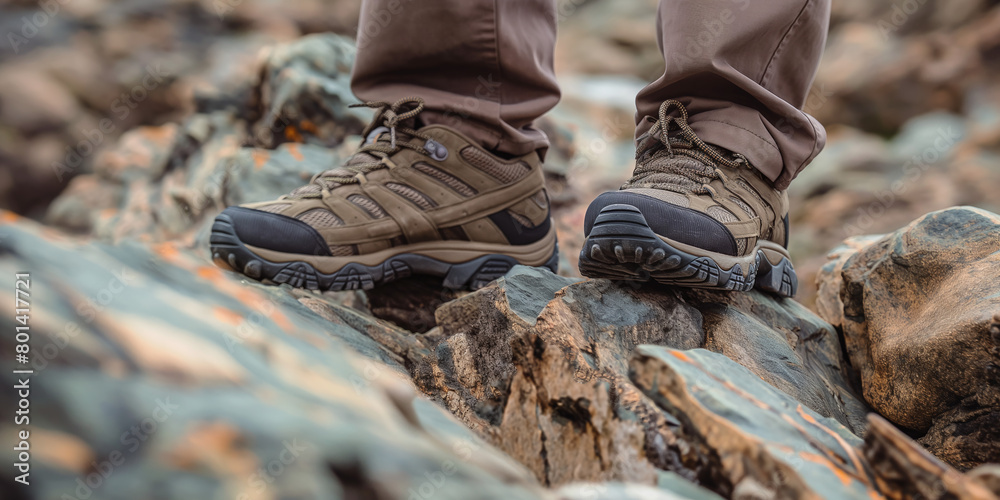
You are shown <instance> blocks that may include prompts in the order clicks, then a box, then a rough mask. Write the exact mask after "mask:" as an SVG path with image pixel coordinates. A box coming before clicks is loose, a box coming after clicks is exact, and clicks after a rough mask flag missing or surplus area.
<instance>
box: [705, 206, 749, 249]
mask: <svg viewBox="0 0 1000 500" xmlns="http://www.w3.org/2000/svg"><path fill="white" fill-rule="evenodd" d="M706 212H708V215H711V216H712V218H713V219H715V220H717V221H719V222H722V223H726V222H739V220H740V219H739V218H737V217H736V215H735V214H733V213H732V212H730V211H729V210H726V209H725V208H723V207H720V206H719V205H715V206H711V207H708V210H706ZM746 249H747V239H746V238H740V239H738V240H736V250H737V251H738V252H739V253H740V254H741V255H742V254H743V252H745V251H746Z"/></svg>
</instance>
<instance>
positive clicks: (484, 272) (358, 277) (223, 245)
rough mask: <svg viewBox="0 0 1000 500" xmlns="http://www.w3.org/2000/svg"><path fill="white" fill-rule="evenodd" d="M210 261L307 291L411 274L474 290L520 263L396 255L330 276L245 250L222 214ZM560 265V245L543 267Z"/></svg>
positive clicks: (366, 285)
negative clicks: (449, 260)
mask: <svg viewBox="0 0 1000 500" xmlns="http://www.w3.org/2000/svg"><path fill="white" fill-rule="evenodd" d="M209 245H210V248H211V251H212V259H213V260H215V261H216V262H217V263H219V264H220V265H222V267H227V268H229V269H232V270H233V271H236V272H241V273H242V274H244V275H246V276H248V277H250V278H253V279H257V280H261V281H272V282H274V283H280V284H288V285H290V286H293V287H295V288H306V289H310V290H329V291H342V290H359V289H361V290H371V289H372V288H375V287H376V286H381V285H385V284H387V283H390V282H392V281H396V280H398V279H403V278H408V277H410V276H413V275H418V274H419V275H428V276H439V277H443V278H444V280H443V286H444V287H446V288H456V289H461V288H468V289H472V290H476V289H479V288H482V287H484V286H486V285H487V284H489V283H490V282H491V281H493V280H495V279H497V278H500V277H501V276H503V275H505V274H507V272H508V271H510V269H511V268H512V267H514V266H515V265H517V264H518V262H517V260H516V259H514V258H513V257H509V256H506V255H499V254H490V255H484V256H482V257H479V258H476V259H473V260H470V261H468V262H460V263H454V264H453V263H447V262H442V261H439V260H436V259H432V258H430V257H427V256H424V255H418V254H410V253H403V254H397V255H394V256H392V257H390V258H389V259H387V260H386V261H384V262H382V263H380V264H376V265H374V266H366V265H363V264H358V263H352V264H348V265H346V266H344V267H343V268H342V269H340V270H339V271H337V272H335V273H332V274H324V273H321V272H319V271H317V270H316V269H315V268H314V267H313V266H312V265H311V264H309V263H308V262H304V261H294V262H271V261H269V260H267V259H264V258H262V257H260V256H258V255H257V254H255V253H253V252H252V251H250V249H248V248H247V247H246V246H245V245H243V242H241V241H240V239H239V237H238V236H236V232H235V231H234V229H233V224H232V221H231V220H229V217H228V216H226V214H222V215H219V216H218V217H217V218H216V220H215V223H214V224H213V225H212V232H211V236H210V238H209ZM558 266H559V246H558V244H556V248H555V249H554V251H553V253H552V257H551V258H550V259H549V260H548V262H546V263H545V265H544V267H547V268H549V269H550V270H551V271H552V272H556V271H557V269H558Z"/></svg>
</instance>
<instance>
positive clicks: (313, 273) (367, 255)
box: [211, 98, 558, 290]
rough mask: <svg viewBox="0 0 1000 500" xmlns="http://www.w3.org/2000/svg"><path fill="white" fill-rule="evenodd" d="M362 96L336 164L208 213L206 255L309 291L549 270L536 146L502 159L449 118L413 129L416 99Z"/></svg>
mask: <svg viewBox="0 0 1000 500" xmlns="http://www.w3.org/2000/svg"><path fill="white" fill-rule="evenodd" d="M363 106H368V107H371V108H375V109H376V114H375V118H374V119H373V121H372V123H371V124H369V125H368V127H367V128H366V129H365V131H364V134H363V135H364V136H365V137H366V140H365V143H364V144H363V145H362V146H361V147H360V148H359V149H358V151H357V152H356V153H355V154H354V155H353V156H352V157H351V158H350V159H349V160H348V161H347V162H346V163H345V164H344V166H342V167H339V168H334V169H332V170H328V171H325V172H322V173H320V174H318V175H316V176H315V177H313V179H312V181H311V182H310V184H308V185H306V186H303V187H300V188H298V189H295V190H294V191H292V192H291V193H290V194H287V195H285V196H282V197H280V198H278V199H277V200H274V201H268V202H262V203H252V204H248V205H243V206H239V207H229V208H227V209H226V210H225V211H223V212H222V213H221V214H220V215H219V216H218V217H216V219H215V224H214V225H213V226H212V235H211V248H212V256H213V258H214V260H215V261H216V262H217V263H218V264H220V265H222V266H223V267H226V266H228V267H230V268H232V269H234V270H237V271H240V272H242V273H243V274H245V275H247V276H249V277H251V278H254V279H259V280H269V281H272V282H275V283H287V284H289V285H292V286H294V287H302V288H309V289H314V290H316V289H318V290H344V289H358V288H362V289H365V290H367V289H370V288H373V287H375V286H376V285H382V284H385V283H388V282H390V281H393V280H396V279H399V278H405V277H407V276H410V275H414V274H425V275H432V276H441V277H443V278H444V283H443V284H444V286H446V287H449V288H472V289H476V288H479V287H482V286H483V285H485V284H487V283H488V282H490V281H492V280H494V279H496V278H498V277H500V276H503V275H504V274H506V273H507V271H508V270H509V269H510V268H511V267H512V266H514V265H516V264H524V265H528V266H545V267H548V268H549V269H551V270H552V271H553V272H554V271H555V270H556V266H557V263H558V252H557V249H556V233H555V227H554V226H553V224H552V221H551V219H550V216H549V201H548V196H547V194H546V192H545V188H544V177H543V174H542V162H541V159H540V158H539V155H538V154H537V153H534V152H532V153H530V154H528V155H525V156H521V157H518V158H512V159H503V158H500V157H497V156H496V155H494V154H491V153H490V152H489V151H486V150H484V149H483V148H481V147H479V146H478V145H477V144H475V143H473V142H472V141H471V140H470V139H469V138H468V137H466V136H464V135H462V134H461V133H459V132H457V131H455V130H454V129H451V128H449V127H446V126H443V125H428V126H422V127H421V126H419V122H418V117H417V116H418V115H419V113H420V112H421V110H423V101H422V100H421V99H419V98H408V99H401V100H399V101H397V102H395V103H391V104H390V103H385V102H368V103H365V104H363Z"/></svg>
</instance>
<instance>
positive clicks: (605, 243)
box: [580, 100, 798, 297]
mask: <svg viewBox="0 0 1000 500" xmlns="http://www.w3.org/2000/svg"><path fill="white" fill-rule="evenodd" d="M672 109H674V110H676V111H677V112H678V113H677V114H679V116H668V115H669V114H670V112H671V110H672ZM637 142H638V146H637V153H636V162H637V165H636V168H635V172H634V173H633V176H632V178H631V179H630V180H629V181H628V182H627V183H625V185H624V186H622V187H621V190H619V191H612V192H607V193H604V194H602V195H600V196H598V197H597V199H596V200H594V202H593V203H591V204H590V207H589V208H588V209H587V216H586V219H585V221H584V234H585V235H586V236H587V240H586V242H585V243H584V246H583V250H582V251H581V252H580V272H581V273H582V274H583V275H584V276H588V277H591V278H611V279H623V280H630V281H648V280H649V279H653V280H655V281H657V282H659V283H664V284H669V285H678V286H685V287H696V288H714V289H723V290H741V291H745V290H750V289H751V288H753V287H754V286H756V287H757V288H759V289H762V290H766V291H770V292H774V293H778V294H780V295H783V296H785V297H791V296H793V295H795V289H796V286H797V283H798V281H797V279H796V276H795V270H794V269H793V268H792V263H791V258H790V257H789V255H788V251H787V250H786V249H785V247H786V246H787V245H788V239H787V238H788V196H787V195H786V194H785V192H784V191H777V190H775V189H774V188H773V187H772V184H771V181H770V180H768V179H767V178H765V177H764V176H763V175H761V174H760V173H759V172H757V170H755V169H754V168H753V166H752V165H750V164H749V163H748V162H747V160H746V158H744V157H743V156H742V155H740V154H738V153H733V152H730V151H727V150H725V149H723V148H719V147H716V146H712V145H710V144H706V143H705V142H703V141H702V140H701V139H700V138H698V136H697V135H695V133H694V131H693V130H692V129H691V127H690V126H689V125H688V123H687V110H685V109H684V106H683V105H682V104H681V103H680V102H678V101H674V100H669V101H665V102H664V103H663V104H662V105H661V106H660V116H659V120H657V121H656V122H654V124H653V127H652V128H651V129H650V131H649V132H648V133H647V134H645V135H643V136H642V137H640V138H639V140H638V141H637Z"/></svg>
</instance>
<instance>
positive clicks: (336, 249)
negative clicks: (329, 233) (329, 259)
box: [330, 245, 358, 257]
mask: <svg viewBox="0 0 1000 500" xmlns="http://www.w3.org/2000/svg"><path fill="white" fill-rule="evenodd" d="M357 254H358V252H357V251H355V250H354V245H330V255H333V256H334V257H350V256H351V255H357Z"/></svg>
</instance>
